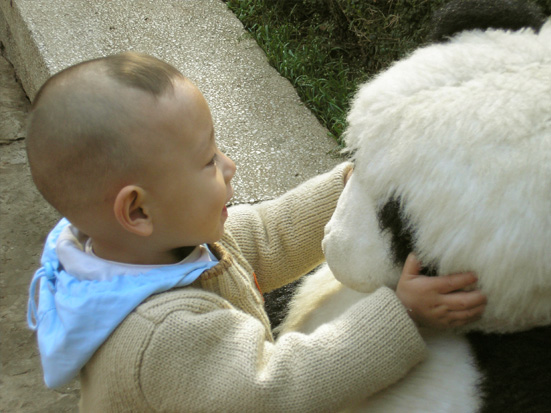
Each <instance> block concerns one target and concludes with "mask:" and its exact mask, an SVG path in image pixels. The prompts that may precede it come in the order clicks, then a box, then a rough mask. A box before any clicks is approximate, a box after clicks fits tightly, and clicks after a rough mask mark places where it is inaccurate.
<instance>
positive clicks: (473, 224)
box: [280, 0, 551, 413]
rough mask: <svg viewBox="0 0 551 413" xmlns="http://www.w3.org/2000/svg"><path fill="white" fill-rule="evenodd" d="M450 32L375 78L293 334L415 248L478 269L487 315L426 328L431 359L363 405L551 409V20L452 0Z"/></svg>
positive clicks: (299, 298) (522, 7)
mask: <svg viewBox="0 0 551 413" xmlns="http://www.w3.org/2000/svg"><path fill="white" fill-rule="evenodd" d="M435 22H436V29H435V32H434V36H435V39H436V42H433V43H431V44H429V45H427V46H424V47H421V48H420V49H418V50H416V51H415V52H413V53H412V54H411V55H409V56H408V57H406V58H404V59H402V60H401V61H398V62H397V63H395V64H394V65H393V66H391V67H390V68H389V69H388V70H386V71H385V72H383V73H381V74H380V75H378V76H377V77H375V78H374V79H373V80H372V81H370V82H368V83H366V84H364V85H363V86H361V87H360V89H359V92H358V93H357V95H356V97H355V99H354V101H353V103H352V105H351V110H350V112H349V116H348V128H347V131H346V134H345V141H346V146H347V149H348V150H349V151H351V152H352V156H353V159H354V162H355V172H354V174H353V175H352V178H351V179H350V181H349V182H348V184H347V186H346V188H345V190H344V192H343V194H342V196H341V198H340V200H339V203H338V206H337V209H336V211H335V214H334V216H333V217H332V219H331V221H330V222H329V223H328V225H327V227H326V230H325V238H324V241H323V248H324V251H325V254H326V258H327V266H326V267H324V268H322V269H321V270H319V271H318V272H317V273H315V274H313V275H311V276H309V277H307V278H306V279H305V281H304V283H303V284H302V285H301V286H300V287H299V289H298V291H297V292H296V294H295V296H294V297H293V300H292V302H291V304H290V306H289V312H288V315H287V318H286V319H285V321H284V322H283V324H282V325H281V326H280V334H281V333H284V332H287V331H302V332H311V331H313V330H315V329H316V328H317V327H318V326H320V325H321V324H323V323H326V322H328V321H330V320H332V319H334V318H336V317H338V316H339V315H340V314H341V313H343V312H344V311H345V310H346V308H348V307H349V306H351V305H353V304H354V303H355V302H356V301H357V300H359V299H361V298H362V297H364V295H365V294H369V293H370V292H372V291H374V290H375V289H377V288H378V287H379V286H381V285H387V286H390V287H395V286H396V284H397V282H398V279H399V277H400V274H401V269H402V267H403V264H404V261H405V259H406V257H407V255H408V253H409V252H410V251H414V252H415V253H416V255H417V256H418V258H419V259H420V261H421V262H422V263H423V265H424V271H425V274H427V275H433V276H438V275H439V274H451V273H455V272H462V271H474V272H476V273H477V275H478V288H480V289H481V291H482V292H484V293H485V294H486V295H487V297H488V304H487V307H486V310H485V312H484V314H483V317H482V319H480V320H479V321H477V322H475V323H472V324H469V325H468V326H466V327H464V328H462V329H460V330H456V331H442V330H438V331H433V330H429V329H424V330H422V335H423V337H424V339H425V341H426V342H427V345H428V347H429V356H428V359H427V360H426V361H425V362H423V363H421V365H419V366H417V367H416V368H414V369H413V370H412V371H411V373H410V374H408V376H407V377H405V378H404V379H403V380H401V381H399V382H398V383H396V384H395V385H393V386H391V387H390V388H388V389H385V390H384V391H381V392H380V393H378V394H376V395H374V396H372V397H370V398H369V399H368V400H366V401H365V402H364V404H362V405H361V406H356V407H355V410H354V409H353V410H352V411H369V412H385V413H387V412H435V413H436V412H437V413H441V412H477V411H480V412H522V413H526V412H538V413H541V412H551V19H546V18H545V17H544V16H543V15H542V14H541V13H540V12H539V9H537V8H536V7H534V6H532V5H531V3H529V2H527V1H524V0H522V1H520V0H519V1H513V0H509V1H487V0H468V1H465V0H463V1H452V2H450V3H448V4H447V5H446V6H445V7H444V9H443V10H442V11H441V12H440V13H439V14H437V15H436V18H435Z"/></svg>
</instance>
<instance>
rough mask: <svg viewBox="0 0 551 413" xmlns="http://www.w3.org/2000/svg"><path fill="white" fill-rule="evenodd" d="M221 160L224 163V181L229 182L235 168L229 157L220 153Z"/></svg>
mask: <svg viewBox="0 0 551 413" xmlns="http://www.w3.org/2000/svg"><path fill="white" fill-rule="evenodd" d="M222 158H223V162H224V168H223V174H224V179H225V180H226V182H230V181H231V179H232V178H233V176H234V175H235V171H236V169H237V168H236V166H235V162H234V161H232V160H231V158H230V157H229V156H227V155H226V154H224V153H222Z"/></svg>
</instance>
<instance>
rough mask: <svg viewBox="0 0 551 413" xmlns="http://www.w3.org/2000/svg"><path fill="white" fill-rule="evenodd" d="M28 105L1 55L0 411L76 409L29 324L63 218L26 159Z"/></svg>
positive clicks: (74, 392)
mask: <svg viewBox="0 0 551 413" xmlns="http://www.w3.org/2000/svg"><path fill="white" fill-rule="evenodd" d="M29 106H30V104H29V101H28V99H27V97H26V96H25V93H24V91H23V89H22V88H21V86H20V85H19V83H17V81H16V76H15V73H14V70H13V67H12V66H11V64H10V63H9V62H8V61H7V60H6V59H4V58H3V57H1V56H0V358H1V370H0V412H10V413H12V412H16V413H19V412H25V413H26V412H46V413H49V412H51V413H54V412H55V413H63V412H76V411H78V408H77V403H78V395H79V387H78V383H77V382H75V383H72V384H71V385H69V386H65V387H62V388H60V389H57V390H56V391H54V390H49V389H48V388H46V387H45V385H44V382H43V379H42V370H41V367H40V359H39V356H38V349H37V345H36V338H35V336H34V334H33V332H32V331H31V330H29V329H28V328H27V321H26V317H27V299H28V292H27V290H28V286H29V282H30V279H31V277H32V275H33V273H34V270H35V269H36V267H37V265H38V263H39V260H40V253H41V250H42V243H43V242H44V239H45V236H46V235H47V233H48V231H49V229H50V228H51V227H52V226H53V224H55V222H56V221H57V220H58V219H59V217H58V215H57V213H56V212H55V211H54V210H53V209H52V208H50V207H49V206H48V205H47V204H46V202H45V201H44V200H43V199H42V198H41V196H40V194H39V193H38V192H37V191H36V189H35V188H34V186H33V183H32V180H31V177H30V173H29V170H28V166H27V160H26V157H25V136H24V122H25V116H26V113H27V111H28V108H29Z"/></svg>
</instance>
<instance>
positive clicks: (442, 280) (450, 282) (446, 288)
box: [435, 272, 477, 294]
mask: <svg viewBox="0 0 551 413" xmlns="http://www.w3.org/2000/svg"><path fill="white" fill-rule="evenodd" d="M435 280H437V281H435V282H437V283H438V286H437V290H438V292H439V293H440V294H448V293H451V292H453V291H457V290H461V289H463V288H465V287H468V286H470V285H471V284H474V283H475V282H476V281H477V278H476V275H475V274H474V273H472V272H462V273H457V274H451V275H444V276H442V277H437V278H436V279H435Z"/></svg>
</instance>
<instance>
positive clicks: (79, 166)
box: [27, 52, 235, 264]
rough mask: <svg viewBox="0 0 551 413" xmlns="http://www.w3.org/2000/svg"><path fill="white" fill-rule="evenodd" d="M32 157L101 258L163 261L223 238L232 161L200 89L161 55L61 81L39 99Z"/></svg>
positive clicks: (117, 60)
mask: <svg viewBox="0 0 551 413" xmlns="http://www.w3.org/2000/svg"><path fill="white" fill-rule="evenodd" d="M27 154H28V158H29V164H30V168H31V173H32V177H33V179H34V182H35V184H36V186H37V188H38V189H39V191H40V192H41V193H42V195H43V196H44V198H45V199H46V200H47V201H48V202H49V203H50V204H52V205H53V206H54V207H55V208H56V209H57V210H58V211H59V212H60V213H61V214H62V215H64V216H65V217H67V218H68V219H69V221H71V223H72V224H73V225H75V226H76V227H77V228H79V229H80V230H81V231H82V232H84V233H85V234H87V235H89V236H90V237H91V238H92V242H93V246H94V251H95V252H96V254H98V255H99V256H102V257H104V258H107V259H112V260H115V261H124V262H134V263H143V264H149V263H155V264H162V263H166V262H169V261H174V257H173V255H174V254H173V251H174V250H176V249H179V248H181V247H193V246H195V245H198V244H201V243H205V242H214V241H217V240H218V239H219V238H220V237H221V235H222V233H223V226H224V221H225V219H226V216H227V212H226V209H225V205H226V203H227V202H228V201H229V199H230V198H231V196H232V188H231V185H230V180H231V178H232V177H233V175H234V173H235V165H234V164H233V162H232V161H231V160H230V159H229V158H227V157H226V156H225V155H224V154H222V153H221V152H220V151H219V150H218V148H217V146H216V142H215V139H214V129H213V123H212V118H211V114H210V110H209V108H208V105H207V103H206V101H205V99H204V97H203V96H202V95H201V93H200V91H199V90H198V89H197V88H196V87H195V86H194V85H193V84H192V83H191V82H190V81H189V80H188V79H186V78H185V77H184V76H183V75H182V74H181V73H180V72H178V70H176V69H175V68H174V67H172V66H170V65H169V64H167V63H165V62H162V61H160V60H158V59H156V58H153V57H151V56H147V55H143V54H138V53H130V52H129V53H122V54H118V55H114V56H109V57H105V58H100V59H95V60H91V61H87V62H83V63H80V64H78V65H75V66H72V67H70V68H68V69H65V70H63V71H61V72H59V73H58V74H56V75H54V76H53V77H52V78H50V79H49V80H48V81H47V82H46V83H45V84H44V85H43V86H42V88H41V89H40V91H39V92H38V94H37V96H36V98H35V100H34V102H33V106H32V109H31V113H30V117H29V127H28V134H27ZM160 261H163V262H160Z"/></svg>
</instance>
